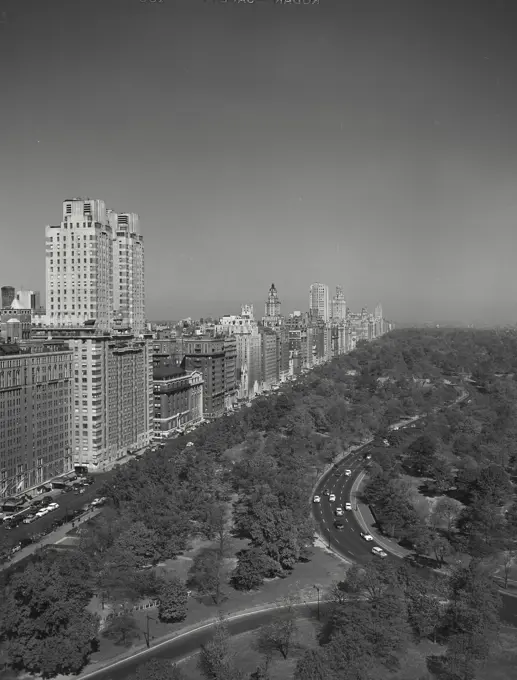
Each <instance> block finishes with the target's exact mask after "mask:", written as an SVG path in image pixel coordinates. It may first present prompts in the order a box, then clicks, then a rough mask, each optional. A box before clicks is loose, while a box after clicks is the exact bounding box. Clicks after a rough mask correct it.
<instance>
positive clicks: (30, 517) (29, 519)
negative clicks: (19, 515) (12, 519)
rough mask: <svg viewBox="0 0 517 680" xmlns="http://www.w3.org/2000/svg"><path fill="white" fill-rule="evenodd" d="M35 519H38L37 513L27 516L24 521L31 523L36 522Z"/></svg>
mask: <svg viewBox="0 0 517 680" xmlns="http://www.w3.org/2000/svg"><path fill="white" fill-rule="evenodd" d="M35 519H36V515H29V516H28V517H26V518H25V519H24V520H23V523H24V524H31V522H34V520H35Z"/></svg>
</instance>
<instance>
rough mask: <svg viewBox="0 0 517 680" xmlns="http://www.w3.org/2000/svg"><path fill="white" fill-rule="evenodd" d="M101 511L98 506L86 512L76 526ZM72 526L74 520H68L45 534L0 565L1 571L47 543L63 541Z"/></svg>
mask: <svg viewBox="0 0 517 680" xmlns="http://www.w3.org/2000/svg"><path fill="white" fill-rule="evenodd" d="M100 511H101V510H100V508H97V509H95V510H90V511H88V512H85V513H84V515H81V516H80V517H77V518H76V519H75V520H74V526H75V527H78V526H79V525H80V524H84V522H87V521H89V520H90V519H92V518H93V517H95V515H98V514H99V512H100ZM72 528H73V527H72V522H68V523H67V524H63V525H62V526H60V527H59V528H58V529H56V530H55V531H53V532H52V533H50V534H47V535H46V536H43V538H42V539H41V540H40V541H38V542H37V543H30V544H29V545H28V546H26V547H25V548H22V549H21V550H19V551H18V552H17V553H15V554H14V555H13V556H12V557H11V559H10V560H9V561H8V562H5V563H4V564H2V565H0V571H3V570H4V569H7V568H8V567H11V566H12V565H13V564H16V562H19V561H20V560H23V559H25V558H26V557H28V556H29V555H32V554H33V553H35V552H37V551H38V550H41V549H42V548H43V546H45V545H55V544H56V543H61V542H62V541H64V540H65V539H66V538H67V536H68V534H69V533H70V531H72Z"/></svg>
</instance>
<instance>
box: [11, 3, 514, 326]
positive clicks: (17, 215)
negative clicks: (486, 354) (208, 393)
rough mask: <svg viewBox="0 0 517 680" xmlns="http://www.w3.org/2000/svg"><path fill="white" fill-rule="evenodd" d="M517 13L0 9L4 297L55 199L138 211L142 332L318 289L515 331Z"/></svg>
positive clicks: (32, 269)
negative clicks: (274, 295)
mask: <svg viewBox="0 0 517 680" xmlns="http://www.w3.org/2000/svg"><path fill="white" fill-rule="evenodd" d="M516 19H517V2H516V1H515V0H508V1H507V2H503V1H502V0H486V1H478V0H320V2H319V4H314V5H305V6H304V5H299V6H296V5H290V6H282V5H280V4H275V3H274V2H273V0H262V1H261V2H258V1H256V2H255V3H251V2H249V3H231V2H227V3H223V2H212V0H210V1H209V2H205V1H204V0H163V2H158V0H157V2H156V3H151V1H150V0H147V2H141V1H140V0H0V126H1V139H0V142H1V146H0V210H1V212H0V284H1V285H6V284H12V285H14V286H16V287H20V286H22V285H23V286H24V287H26V288H33V289H40V290H42V291H44V250H45V248H44V227H45V225H46V224H56V223H59V221H60V220H61V204H62V201H63V200H65V199H67V198H72V197H74V196H89V197H91V198H101V199H104V200H105V201H106V203H107V205H108V206H109V207H111V208H112V209H114V210H118V211H121V212H137V213H139V215H140V219H141V223H142V232H143V235H144V238H145V243H146V268H147V273H146V282H147V283H146V285H147V311H148V316H149V318H151V319H153V318H180V317H185V316H193V317H199V316H203V315H208V314H213V315H220V314H224V313H237V312H238V311H239V308H240V304H241V303H244V302H252V303H254V304H255V306H256V309H257V312H258V314H259V315H262V314H263V303H264V301H265V298H266V294H267V290H268V288H269V286H270V284H271V283H272V282H274V283H275V284H276V287H277V289H278V291H279V295H280V298H281V300H282V303H283V311H285V312H288V311H291V310H293V309H302V310H305V309H306V308H307V305H308V287H309V284H310V283H311V282H312V281H320V282H323V283H328V284H329V286H331V287H332V288H333V287H334V286H336V285H338V284H340V285H342V286H343V288H344V291H345V294H346V298H347V301H348V302H349V305H350V306H351V307H352V308H353V309H357V310H359V309H360V308H361V306H363V305H367V306H368V307H369V308H371V309H373V307H374V305H375V303H376V302H378V301H381V302H382V303H383V307H384V310H385V315H386V316H387V317H388V318H390V319H393V320H395V321H397V320H404V321H416V322H418V321H423V320H432V319H437V318H439V319H455V320H456V319H458V320H466V321H469V320H474V319H475V320H481V321H485V322H488V323H490V322H505V321H515V320H516V319H517V300H516V288H517V286H516V282H517V266H516V264H515V260H516V258H515V255H516V252H517V229H516V224H517V190H516V183H517V134H516V126H517V100H516V98H517V94H516V93H517V87H516V83H517V47H516V45H517V39H516V35H517V23H516Z"/></svg>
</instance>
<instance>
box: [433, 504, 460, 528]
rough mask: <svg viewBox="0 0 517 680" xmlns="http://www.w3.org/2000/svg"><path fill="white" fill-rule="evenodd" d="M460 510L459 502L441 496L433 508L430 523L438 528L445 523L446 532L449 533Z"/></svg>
mask: <svg viewBox="0 0 517 680" xmlns="http://www.w3.org/2000/svg"><path fill="white" fill-rule="evenodd" d="M461 509H462V504H461V503H460V502H459V501H457V500H456V499H454V498H449V497H448V496H442V497H441V498H439V499H438V501H437V502H436V505H435V506H434V508H433V512H432V515H431V523H432V524H433V525H434V526H440V524H441V523H442V522H443V523H445V525H446V528H447V531H448V532H449V533H450V532H451V531H452V528H453V526H454V522H455V521H456V519H457V518H458V516H459V514H460V512H461Z"/></svg>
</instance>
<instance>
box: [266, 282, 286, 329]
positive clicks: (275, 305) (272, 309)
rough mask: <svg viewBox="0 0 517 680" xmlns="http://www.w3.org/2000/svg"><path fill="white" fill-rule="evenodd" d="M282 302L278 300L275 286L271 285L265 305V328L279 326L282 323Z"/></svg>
mask: <svg viewBox="0 0 517 680" xmlns="http://www.w3.org/2000/svg"><path fill="white" fill-rule="evenodd" d="M280 306H281V303H280V300H279V299H278V291H277V289H276V288H275V284H274V283H272V284H271V288H270V289H269V292H268V295H267V302H266V304H265V310H264V311H265V316H264V317H263V319H262V323H263V325H264V326H269V327H272V326H278V325H280V323H281V316H280Z"/></svg>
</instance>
